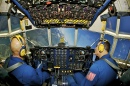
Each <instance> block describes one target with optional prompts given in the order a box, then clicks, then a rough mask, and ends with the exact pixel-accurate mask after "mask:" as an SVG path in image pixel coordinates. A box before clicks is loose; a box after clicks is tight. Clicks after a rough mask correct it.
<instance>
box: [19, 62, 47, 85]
mask: <svg viewBox="0 0 130 86" xmlns="http://www.w3.org/2000/svg"><path fill="white" fill-rule="evenodd" d="M25 65H26V64H25ZM23 69H24V70H23V74H22V78H21V77H19V78H21V80H20V79H19V80H20V82H22V83H23V84H24V85H25V86H26V85H42V84H43V83H44V81H45V80H46V79H48V78H49V74H48V73H47V72H42V71H41V69H40V68H39V69H34V68H32V67H31V66H27V65H26V66H25V67H24V68H23Z"/></svg>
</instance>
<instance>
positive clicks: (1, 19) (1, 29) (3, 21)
mask: <svg viewBox="0 0 130 86" xmlns="http://www.w3.org/2000/svg"><path fill="white" fill-rule="evenodd" d="M7 32H8V18H7V16H0V33H7Z"/></svg>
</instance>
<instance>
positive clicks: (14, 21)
mask: <svg viewBox="0 0 130 86" xmlns="http://www.w3.org/2000/svg"><path fill="white" fill-rule="evenodd" d="M11 28H12V31H15V30H18V29H20V20H19V18H17V17H13V16H11Z"/></svg>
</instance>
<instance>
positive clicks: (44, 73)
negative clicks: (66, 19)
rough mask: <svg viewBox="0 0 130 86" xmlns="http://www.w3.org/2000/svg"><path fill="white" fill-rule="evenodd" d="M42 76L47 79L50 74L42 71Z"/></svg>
mask: <svg viewBox="0 0 130 86" xmlns="http://www.w3.org/2000/svg"><path fill="white" fill-rule="evenodd" d="M43 76H44V77H45V79H49V78H50V74H49V73H48V72H46V71H44V72H43Z"/></svg>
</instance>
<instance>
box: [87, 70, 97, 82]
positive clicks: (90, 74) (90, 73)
mask: <svg viewBox="0 0 130 86" xmlns="http://www.w3.org/2000/svg"><path fill="white" fill-rule="evenodd" d="M95 76H96V74H95V73H93V72H91V71H89V72H88V74H87V75H86V79H88V80H89V81H93V79H94V78H95Z"/></svg>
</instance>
